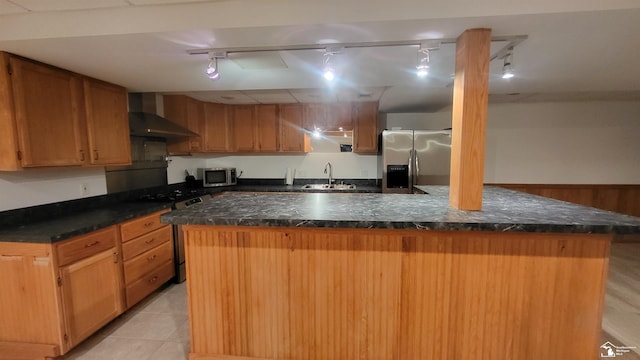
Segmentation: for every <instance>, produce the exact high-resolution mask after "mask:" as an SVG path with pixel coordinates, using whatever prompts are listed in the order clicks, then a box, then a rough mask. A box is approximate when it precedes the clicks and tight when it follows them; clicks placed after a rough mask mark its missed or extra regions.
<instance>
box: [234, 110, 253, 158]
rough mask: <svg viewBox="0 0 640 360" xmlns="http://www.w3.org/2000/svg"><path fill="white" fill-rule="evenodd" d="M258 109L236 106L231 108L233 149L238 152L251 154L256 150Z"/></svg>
mask: <svg viewBox="0 0 640 360" xmlns="http://www.w3.org/2000/svg"><path fill="white" fill-rule="evenodd" d="M255 118H256V108H255V106H254V105H234V106H233V107H232V108H231V141H232V149H233V151H237V152H251V151H254V149H255V145H254V144H255V138H256V125H255Z"/></svg>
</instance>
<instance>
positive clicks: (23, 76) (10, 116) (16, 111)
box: [0, 54, 87, 170]
mask: <svg viewBox="0 0 640 360" xmlns="http://www.w3.org/2000/svg"><path fill="white" fill-rule="evenodd" d="M2 62H3V64H2V65H3V66H2V73H3V74H2V77H1V78H0V79H1V80H2V81H1V83H0V87H2V92H3V94H2V95H3V96H2V99H3V100H0V101H2V102H3V104H2V110H0V112H1V114H0V117H1V119H0V123H1V125H0V128H1V129H2V130H3V131H2V132H1V133H2V135H0V136H2V137H3V141H0V143H2V144H3V145H1V146H2V150H3V154H2V156H0V158H1V159H2V160H0V162H1V165H2V170H17V169H19V168H21V167H37V166H68V165H82V164H83V163H84V161H85V158H86V156H87V154H86V149H85V147H84V141H83V139H84V128H83V124H84V116H83V111H82V106H83V104H82V80H81V78H80V76H78V75H76V74H73V73H70V72H67V71H63V70H59V69H55V68H53V67H49V66H47V65H43V64H38V63H35V62H31V61H28V60H25V59H21V58H16V57H13V56H9V55H8V54H2ZM6 69H9V71H8V72H7V70H6ZM11 100H13V101H11ZM5 138H6V141H5Z"/></svg>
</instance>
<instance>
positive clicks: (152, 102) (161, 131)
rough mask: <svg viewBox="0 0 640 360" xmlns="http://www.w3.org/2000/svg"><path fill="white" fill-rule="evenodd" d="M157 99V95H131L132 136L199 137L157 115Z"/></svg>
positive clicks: (130, 117)
mask: <svg viewBox="0 0 640 360" xmlns="http://www.w3.org/2000/svg"><path fill="white" fill-rule="evenodd" d="M156 97H157V95H156V94H155V93H129V130H130V133H131V135H132V136H155V137H162V138H184V137H190V136H198V134H196V133H194V132H193V131H191V130H189V129H187V128H184V127H182V126H180V125H178V124H176V123H174V122H172V121H171V120H168V119H165V118H164V117H162V116H159V115H157V104H156Z"/></svg>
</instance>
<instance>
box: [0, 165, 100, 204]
mask: <svg viewBox="0 0 640 360" xmlns="http://www.w3.org/2000/svg"><path fill="white" fill-rule="evenodd" d="M82 185H86V188H87V190H88V192H89V193H88V194H87V195H83V194H82ZM106 193H107V182H106V180H105V176H104V168H88V169H77V168H76V169H66V168H61V169H28V170H23V171H18V172H0V211H3V210H11V209H18V208H23V207H29V206H34V205H42V204H48V203H54V202H59V201H66V200H73V199H79V198H82V197H89V196H97V195H104V194H106Z"/></svg>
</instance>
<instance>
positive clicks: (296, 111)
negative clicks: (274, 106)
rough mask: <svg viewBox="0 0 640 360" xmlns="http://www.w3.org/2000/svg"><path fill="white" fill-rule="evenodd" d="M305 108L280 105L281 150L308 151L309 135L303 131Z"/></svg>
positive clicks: (296, 105) (297, 105)
mask: <svg viewBox="0 0 640 360" xmlns="http://www.w3.org/2000/svg"><path fill="white" fill-rule="evenodd" d="M303 117H304V115H303V106H302V105H300V104H287V105H280V150H281V151H284V152H304V151H308V149H307V147H308V146H305V144H306V145H309V144H308V141H305V139H308V137H309V136H308V135H307V134H306V132H305V130H304V129H303V126H302V125H303Z"/></svg>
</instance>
